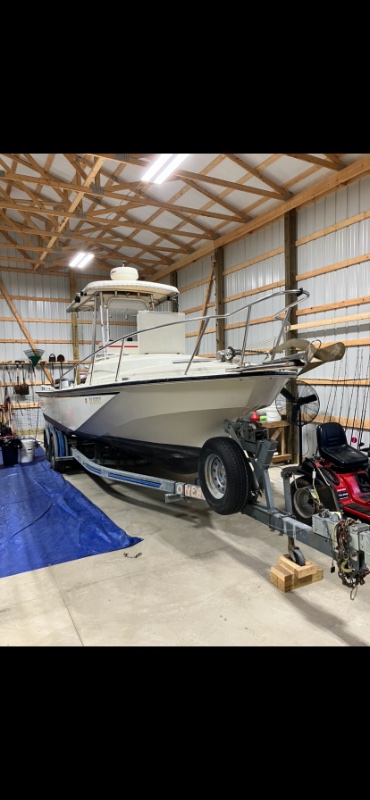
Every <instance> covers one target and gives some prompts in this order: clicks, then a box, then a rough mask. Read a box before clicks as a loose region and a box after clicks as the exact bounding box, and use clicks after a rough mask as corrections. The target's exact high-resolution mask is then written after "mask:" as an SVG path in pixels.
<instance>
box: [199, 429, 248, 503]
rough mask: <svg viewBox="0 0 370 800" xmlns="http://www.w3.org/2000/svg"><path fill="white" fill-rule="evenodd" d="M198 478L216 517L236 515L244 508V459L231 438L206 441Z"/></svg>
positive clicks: (245, 482)
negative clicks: (218, 515)
mask: <svg viewBox="0 0 370 800" xmlns="http://www.w3.org/2000/svg"><path fill="white" fill-rule="evenodd" d="M198 477H199V483H200V486H201V489H202V492H203V495H204V498H205V500H206V502H207V503H208V505H209V506H210V508H211V509H212V510H213V511H216V513H217V514H224V515H226V514H236V513H237V512H239V511H241V510H242V509H243V508H244V506H245V504H246V502H247V498H248V487H249V481H248V472H247V468H246V457H245V455H244V453H243V450H242V449H241V447H240V446H239V445H238V444H237V442H234V440H233V439H227V438H226V437H224V436H215V437H214V438H212V439H208V440H207V441H206V442H205V444H204V445H203V447H202V449H201V452H200V456H199V468H198Z"/></svg>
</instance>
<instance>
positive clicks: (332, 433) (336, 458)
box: [316, 422, 369, 472]
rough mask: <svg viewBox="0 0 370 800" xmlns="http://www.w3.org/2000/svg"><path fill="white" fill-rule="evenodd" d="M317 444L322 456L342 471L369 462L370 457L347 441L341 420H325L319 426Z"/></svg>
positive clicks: (356, 467)
mask: <svg viewBox="0 0 370 800" xmlns="http://www.w3.org/2000/svg"><path fill="white" fill-rule="evenodd" d="M316 435H317V445H318V448H319V453H320V455H321V456H322V458H326V459H329V461H331V462H332V464H334V466H335V467H337V468H338V470H339V471H342V472H346V471H348V472H352V471H354V470H356V469H358V468H359V467H362V466H363V467H364V466H366V465H367V464H368V463H369V459H368V457H367V456H366V455H363V453H360V452H359V450H356V448H355V447H351V446H350V445H349V444H348V442H347V437H346V434H345V430H344V428H343V427H342V425H340V423H339V422H324V423H323V424H322V425H318V426H317V431H316Z"/></svg>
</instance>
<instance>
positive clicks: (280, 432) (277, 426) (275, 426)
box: [260, 419, 292, 464]
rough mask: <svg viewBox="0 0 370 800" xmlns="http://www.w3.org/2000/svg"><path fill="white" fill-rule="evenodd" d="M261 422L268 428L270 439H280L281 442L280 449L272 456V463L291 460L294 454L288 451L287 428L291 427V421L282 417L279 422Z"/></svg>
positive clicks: (279, 442)
mask: <svg viewBox="0 0 370 800" xmlns="http://www.w3.org/2000/svg"><path fill="white" fill-rule="evenodd" d="M260 424H261V426H262V427H263V428H267V430H268V432H269V434H268V435H269V439H272V440H273V441H278V444H279V451H278V452H277V453H275V455H274V456H273V457H272V463H273V464H279V463H281V462H284V461H286V462H289V461H291V460H292V454H291V453H287V433H288V430H287V429H288V428H289V422H286V420H283V419H281V420H279V422H261V423H260Z"/></svg>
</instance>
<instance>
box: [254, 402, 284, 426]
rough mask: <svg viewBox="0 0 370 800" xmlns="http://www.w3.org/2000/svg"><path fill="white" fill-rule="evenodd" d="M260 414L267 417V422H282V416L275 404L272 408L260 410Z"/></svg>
mask: <svg viewBox="0 0 370 800" xmlns="http://www.w3.org/2000/svg"><path fill="white" fill-rule="evenodd" d="M258 413H259V415H260V417H261V416H266V417H267V420H266V421H267V422H280V420H281V416H280V414H279V412H278V410H277V408H276V405H275V403H273V404H272V405H271V406H266V408H260V409H259V412H258Z"/></svg>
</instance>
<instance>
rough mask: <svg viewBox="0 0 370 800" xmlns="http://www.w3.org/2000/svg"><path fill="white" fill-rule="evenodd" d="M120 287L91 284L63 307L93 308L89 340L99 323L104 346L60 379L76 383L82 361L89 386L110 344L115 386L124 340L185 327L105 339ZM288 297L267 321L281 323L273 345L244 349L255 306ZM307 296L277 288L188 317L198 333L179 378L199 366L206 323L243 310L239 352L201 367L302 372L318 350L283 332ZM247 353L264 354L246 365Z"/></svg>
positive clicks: (171, 325)
mask: <svg viewBox="0 0 370 800" xmlns="http://www.w3.org/2000/svg"><path fill="white" fill-rule="evenodd" d="M100 283H103V284H104V286H109V292H108V289H104V290H103V289H102V288H100ZM142 283H143V284H145V283H146V282H142ZM111 284H113V287H112V286H111ZM119 285H120V284H119V282H118V281H110V282H108V281H107V282H96V286H97V289H96V291H95V292H93V293H92V294H89V295H86V297H84V296H82V297H81V299H80V300H78V302H77V301H74V302H73V303H71V304H70V306H69V307H68V308H67V311H70V312H76V313H79V312H80V311H85V310H89V311H91V310H93V311H94V326H93V327H94V330H95V334H94V338H93V344H94V345H95V343H96V330H97V327H98V325H100V327H101V330H102V340H103V344H102V345H101V346H99V347H94V350H93V352H91V353H90V354H89V355H88V356H86V357H85V358H83V359H81V360H80V361H79V362H78V363H77V364H74V365H73V366H72V367H69V369H67V370H66V371H65V372H63V375H62V378H65V377H66V376H68V374H69V373H71V372H72V371H73V372H74V376H75V379H76V376H78V371H79V368H80V367H83V366H86V362H90V367H89V371H88V375H87V379H86V383H87V384H93V383H94V369H95V367H96V364H98V363H101V359H102V358H103V359H104V358H110V357H111V354H112V351H110V353H109V354H108V348H113V347H114V346H116V347H117V355H118V359H117V365H116V370H115V375H114V376H113V375H112V382H117V381H119V380H120V372H121V367H122V362H123V360H124V358H125V356H126V355H127V349H126V348H127V342H128V340H130V339H131V338H132V336H133V335H134V336H135V337H136V338H137V340H138V342H140V337H143V336H144V335H146V334H150V333H153V334H154V333H155V335H157V334H158V331H160V330H166V333H169V331H167V329H171V328H172V329H173V328H174V327H175V326H184V324H185V323H184V317H185V315H184V314H181V319H175V320H171V321H165V322H163V323H160V324H156V325H150V326H148V327H144V328H141V329H140V330H139V329H138V330H136V331H135V332H134V333H133V332H132V331H131V332H130V333H128V334H125V335H124V336H121V337H118V338H117V339H110V337H109V313H108V312H109V303H110V301H113V300H115V299H116V297H117V293H118V291H119ZM147 285H148V286H152V284H149V283H148V284H147ZM154 285H155V284H154ZM89 286H92V287H93V286H94V284H89ZM134 286H136V295H137V296H138V295H139V294H140V292H139V289H138V286H137V284H135V282H133V283H132V286H130V292H131V294H130V296H129V297H127V298H126V299H125V301H124V302H128V301H130V299H132V294H133V292H134V288H133V287H134ZM159 286H160V287H161V285H160V284H159ZM166 288H167V290H169V289H170V288H171V287H163V289H162V295H164V294H165V291H164V290H165V289H166ZM148 291H149V290H148ZM172 291H174V290H173V288H172ZM107 292H108V294H109V299H108V301H106V300H104V297H105V294H106V293H107ZM112 292H113V293H112ZM82 295H83V293H82ZM287 295H288V296H289V295H290V296H292V297H293V300H292V301H291V302H290V303H288V304H287V305H285V306H284V307H283V308H281V309H280V310H279V311H277V312H276V313H275V314H274V315H273V317H272V319H273V318H275V320H276V321H277V322H280V326H279V329H278V333H277V336H276V338H275V339H274V342H273V345H272V347H271V348H263V349H261V348H259V347H258V346H256V347H253V348H251V349H248V334H249V328H250V323H251V317H252V310H253V309H254V308H255V307H256V306H258V305H259V304H260V303H262V302H265V301H266V300H273V299H274V298H276V297H279V296H285V297H286V296H287ZM308 297H309V292H308V291H306V290H305V289H302V288H300V289H291V290H285V289H284V290H283V289H282V290H276V291H274V292H272V293H271V294H269V295H265V296H264V297H262V298H259V299H258V300H254V301H253V302H251V303H247V304H245V305H243V306H241V307H240V308H238V309H235V310H233V311H230V312H228V313H225V314H209V315H207V316H204V315H203V316H199V317H192V319H191V322H192V323H194V322H197V323H199V332H198V335H197V338H196V342H195V345H194V348H193V351H192V353H191V354H190V355H186V354H185V353H182V355H185V359H184V372H183V375H184V376H186V375H188V373H189V372H190V370H191V368H192V366H193V365H194V364H198V365H199V363H200V360H201V357H200V356H198V353H199V350H200V346H201V342H202V340H203V337H204V335H205V333H206V330H207V328H208V326H209V323H210V322H217V321H218V320H228V319H230V318H231V317H233V316H235V315H236V314H240V313H242V312H245V322H244V324H243V325H242V340H241V345H240V348H233V347H228V348H226V350H223V351H219V352H218V353H217V358H211V357H203V358H202V361H203V362H204V363H205V362H212V363H214V364H216V363H217V361H219V362H225V361H226V362H228V364H227V366H228V367H229V368H230V369H231V370H236V371H237V370H239V371H241V372H242V371H243V370H246V369H247V370H248V371H250V369H251V368H253V367H263V368H266V367H268V366H270V367H271V368H276V369H278V368H279V367H283V366H285V367H287V366H289V365H290V366H292V367H297V368H301V369H302V370H303V369H304V368H307V364H308V362H309V361H311V360H312V359H313V358H314V355H315V356H317V352H318V351H319V348H313V346H312V344H311V343H310V342H309V341H307V340H305V339H289V338H287V334H288V331H289V318H290V314H291V310H292V309H293V308H295V307H296V306H297V305H298V304H299V303H300V302H301V301H302V300H305V299H307V298H308ZM161 299H162V300H163V299H167V300H168V299H170V297H169V295H168V291H167V295H166V296H165V297H162V298H161ZM157 302H159V301H157ZM149 305H150V308H153V307H154V302H153V298H151V302H150V304H149ZM99 308H100V312H101V313H100V315H99ZM103 308H105V312H106V313H105V315H103V312H102V309H103ZM140 308H141V306H139V307H138V308H137V312H139V310H140ZM156 313H157V312H156ZM172 313H173V312H172ZM166 319H168V317H167V315H166ZM168 338H169V340H170V339H171V337H170V336H169V337H168ZM138 350H139V351H140V345H139V348H138ZM284 350H289V354H288V355H283V356H282V355H281V353H282V352H283V351H284ZM293 350H295V352H292V351H293ZM323 350H326V348H323ZM169 352H171V349H169ZM320 352H321V351H320ZM277 354H279V356H280V357H276V356H277ZM246 355H249V356H264V360H263V361H260V363H254V364H251V362H249V361H245V356H246ZM342 355H343V353H342ZM336 357H337V356H336ZM338 357H339V356H338ZM340 357H341V356H340ZM322 360H324V359H322ZM326 360H329V354H327V358H326ZM316 361H318V360H317V358H316ZM315 365H316V364H315Z"/></svg>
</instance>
